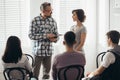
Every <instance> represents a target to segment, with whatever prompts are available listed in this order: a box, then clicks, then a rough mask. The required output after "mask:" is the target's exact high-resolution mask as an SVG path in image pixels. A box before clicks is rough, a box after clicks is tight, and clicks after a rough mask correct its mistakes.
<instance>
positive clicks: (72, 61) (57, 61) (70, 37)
mask: <svg viewBox="0 0 120 80" xmlns="http://www.w3.org/2000/svg"><path fill="white" fill-rule="evenodd" d="M64 39H65V41H64V42H63V43H64V45H65V46H66V52H64V53H62V54H59V55H57V56H56V57H55V58H54V62H53V67H52V69H53V73H52V75H53V79H54V80H57V77H58V71H59V69H60V68H63V67H66V66H70V65H81V66H83V67H84V66H85V63H86V62H85V57H84V55H83V54H81V53H78V52H76V51H74V50H73V45H74V44H75V34H74V33H73V32H72V31H69V32H67V33H66V34H65V36H64ZM72 77H74V74H73V75H72V76H69V78H72ZM62 80H64V79H63V77H62Z"/></svg>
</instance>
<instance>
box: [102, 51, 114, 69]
mask: <svg viewBox="0 0 120 80" xmlns="http://www.w3.org/2000/svg"><path fill="white" fill-rule="evenodd" d="M114 62H115V55H114V54H113V53H112V52H107V53H106V54H105V55H104V57H103V61H102V63H101V65H102V66H103V67H105V68H108V67H109V65H110V64H113V63H114Z"/></svg>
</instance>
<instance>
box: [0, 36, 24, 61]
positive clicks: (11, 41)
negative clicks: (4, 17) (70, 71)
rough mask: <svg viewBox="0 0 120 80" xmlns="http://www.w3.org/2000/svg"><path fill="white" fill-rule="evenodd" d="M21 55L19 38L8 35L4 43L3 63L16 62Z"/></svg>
mask: <svg viewBox="0 0 120 80" xmlns="http://www.w3.org/2000/svg"><path fill="white" fill-rule="evenodd" d="M21 57H22V49H21V42H20V39H19V38H18V37H16V36H10V37H9V38H8V40H7V43H6V48H5V51H4V55H3V57H2V60H3V61H4V62H5V63H17V62H18V61H19V60H20V59H21Z"/></svg>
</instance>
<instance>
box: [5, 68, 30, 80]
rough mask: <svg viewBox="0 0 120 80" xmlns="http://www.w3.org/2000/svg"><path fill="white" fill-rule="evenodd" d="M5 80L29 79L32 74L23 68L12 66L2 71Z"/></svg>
mask: <svg viewBox="0 0 120 80" xmlns="http://www.w3.org/2000/svg"><path fill="white" fill-rule="evenodd" d="M3 75H4V77H5V80H29V79H30V78H31V76H32V73H31V72H29V71H28V70H27V69H25V68H21V67H14V68H6V69H5V70H4V71H3Z"/></svg>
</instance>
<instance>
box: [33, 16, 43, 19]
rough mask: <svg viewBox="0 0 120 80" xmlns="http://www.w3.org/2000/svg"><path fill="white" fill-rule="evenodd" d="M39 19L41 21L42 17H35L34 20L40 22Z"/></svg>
mask: <svg viewBox="0 0 120 80" xmlns="http://www.w3.org/2000/svg"><path fill="white" fill-rule="evenodd" d="M39 19H41V17H40V16H36V17H34V19H33V20H39Z"/></svg>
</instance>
